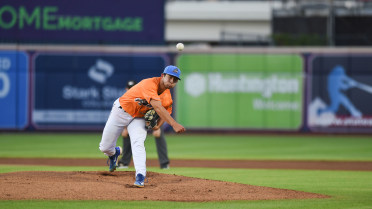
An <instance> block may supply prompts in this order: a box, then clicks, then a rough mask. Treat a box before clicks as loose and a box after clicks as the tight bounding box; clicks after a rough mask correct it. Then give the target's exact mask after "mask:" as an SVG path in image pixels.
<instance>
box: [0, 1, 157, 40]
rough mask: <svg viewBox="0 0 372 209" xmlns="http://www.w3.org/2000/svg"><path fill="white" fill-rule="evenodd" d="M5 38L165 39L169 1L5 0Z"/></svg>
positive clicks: (1, 23)
mask: <svg viewBox="0 0 372 209" xmlns="http://www.w3.org/2000/svg"><path fill="white" fill-rule="evenodd" d="M0 40H2V41H7V42H17V43H24V42H40V43H96V44H105V43H121V44H125V43H127V44H162V43H163V42H164V0H141V1H116V0H106V1H90V0H74V1H72V0H66V1H58V0H48V1H44V0H33V1H21V0H2V1H1V2H0Z"/></svg>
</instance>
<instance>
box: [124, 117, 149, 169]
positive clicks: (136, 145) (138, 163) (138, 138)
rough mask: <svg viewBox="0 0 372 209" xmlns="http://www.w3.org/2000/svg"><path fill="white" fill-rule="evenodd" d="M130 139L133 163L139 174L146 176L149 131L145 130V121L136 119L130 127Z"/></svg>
mask: <svg viewBox="0 0 372 209" xmlns="http://www.w3.org/2000/svg"><path fill="white" fill-rule="evenodd" d="M128 132H129V137H130V141H131V145H132V153H133V163H134V168H135V169H136V176H137V174H142V175H143V176H146V149H145V140H146V135H147V131H146V129H145V120H144V119H143V118H135V119H133V121H132V122H131V123H130V124H129V125H128Z"/></svg>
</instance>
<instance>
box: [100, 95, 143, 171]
mask: <svg viewBox="0 0 372 209" xmlns="http://www.w3.org/2000/svg"><path fill="white" fill-rule="evenodd" d="M125 126H127V129H128V133H129V136H130V142H131V146H132V154H133V163H134V168H135V169H136V176H137V174H138V173H140V174H142V175H144V176H146V149H145V140H146V136H147V131H146V129H145V120H144V119H143V118H133V117H132V116H131V115H129V114H128V113H127V112H125V111H124V110H123V109H121V108H120V103H119V99H117V100H116V101H115V102H114V104H113V106H112V109H111V113H110V116H109V118H108V120H107V122H106V125H105V128H104V129H103V134H102V139H101V142H100V144H99V149H100V150H101V151H102V152H103V153H104V154H105V155H107V156H112V155H114V154H115V147H116V142H117V140H118V137H120V136H121V132H122V131H123V129H124V127H125Z"/></svg>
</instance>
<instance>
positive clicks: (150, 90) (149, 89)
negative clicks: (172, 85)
mask: <svg viewBox="0 0 372 209" xmlns="http://www.w3.org/2000/svg"><path fill="white" fill-rule="evenodd" d="M142 94H143V97H144V99H145V100H146V101H147V102H148V103H149V104H150V101H151V100H157V101H160V97H159V95H158V85H157V84H156V83H154V82H147V83H146V84H145V85H143V86H142Z"/></svg>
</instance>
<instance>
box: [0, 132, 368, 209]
mask: <svg viewBox="0 0 372 209" xmlns="http://www.w3.org/2000/svg"><path fill="white" fill-rule="evenodd" d="M99 141H100V134H99V133H97V134H60V133H56V134H36V133H32V134H30V133H18V134H6V133H1V134H0V157H3V158H4V157H5V158H17V157H18V158H20V157H42V158H48V157H53V158H105V156H104V155H103V154H102V153H100V151H99V150H98V143H99ZM167 142H168V149H169V157H170V158H171V159H267V160H269V159H270V160H335V161H339V160H348V161H372V137H371V136H340V135H337V136H313V135H311V136H291V135H279V136H275V135H240V136H236V135H179V136H178V135H169V136H167ZM119 144H121V141H120V143H119ZM146 150H147V154H148V158H153V159H155V158H156V157H157V154H156V149H155V143H154V140H153V138H152V137H149V138H148V140H147V141H146ZM106 169H107V168H106V167H55V166H21V167H20V166H17V165H0V172H1V173H4V172H16V171H31V170H38V171H44V170H45V171H82V170H84V171H85V170H106ZM148 171H154V172H162V173H169V174H176V175H183V176H190V177H198V178H206V179H214V180H222V181H231V182H239V183H243V184H251V185H259V186H268V187H275V188H283V189H294V190H300V191H306V192H315V193H321V194H325V195H330V196H332V198H328V199H311V200H275V201H274V200H271V201H227V202H205V203H184V202H154V201H44V200H37V201H35V200H33V201H27V200H25V201H5V200H0V208H4V209H5V208H6V209H7V208H10V209H13V208H79V209H81V208H97V209H98V208H100V209H116V208H165V209H171V208H172V209H173V208H205V209H216V208H233V209H234V208H258V209H264V208H312V209H313V208H325V209H333V208H334V209H336V208H337V209H339V208H341V209H344V208H345V209H346V208H355V209H356V208H358V209H366V208H371V209H372V172H366V171H324V170H323V171H320V170H273V169H217V168H192V169H190V168H175V167H172V168H171V169H170V170H160V169H158V168H155V167H149V168H148ZM113 192H114V191H113ZM116 195H120V194H116Z"/></svg>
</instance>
